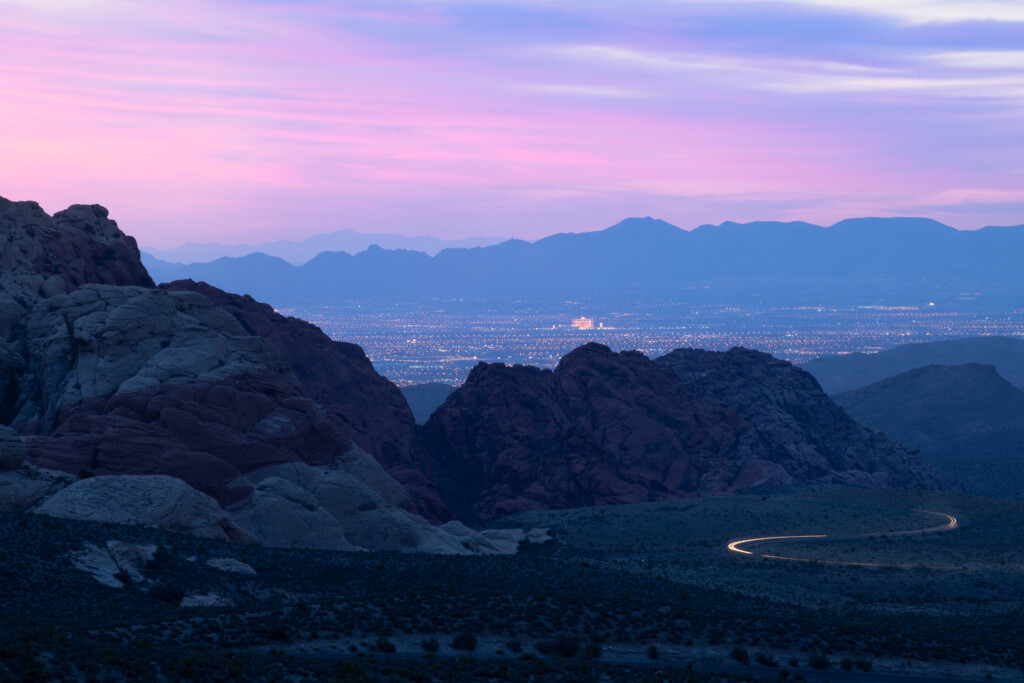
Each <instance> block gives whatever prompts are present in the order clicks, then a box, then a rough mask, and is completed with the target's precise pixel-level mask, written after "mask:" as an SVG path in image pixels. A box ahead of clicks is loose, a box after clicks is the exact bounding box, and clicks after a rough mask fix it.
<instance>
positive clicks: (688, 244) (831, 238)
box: [146, 217, 1024, 305]
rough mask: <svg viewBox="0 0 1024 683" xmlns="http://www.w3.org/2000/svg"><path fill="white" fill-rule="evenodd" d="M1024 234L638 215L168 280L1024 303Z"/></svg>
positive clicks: (288, 288)
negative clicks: (469, 244) (478, 240)
mask: <svg viewBox="0 0 1024 683" xmlns="http://www.w3.org/2000/svg"><path fill="white" fill-rule="evenodd" d="M1022 254H1024V226H1016V227H992V228H984V229H981V230H976V231H961V230H956V229H954V228H951V227H949V226H947V225H943V224H942V223H939V222H937V221H933V220H929V219H924V218H858V219H851V220H845V221H841V222H839V223H836V224H835V225H833V226H831V227H828V228H826V227H821V226H817V225H812V224H810V223H801V222H791V223H781V222H756V223H743V224H741V223H732V222H726V223H722V224H721V225H717V226H712V225H704V226H700V227H699V228H696V229H695V230H692V231H686V230H682V229H680V228H678V227H676V226H674V225H671V224H669V223H666V222H664V221H661V220H657V219H654V218H650V217H648V218H629V219H626V220H624V221H622V222H621V223H618V224H616V225H613V226H612V227H610V228H608V229H606V230H601V231H596V232H586V233H562V234H557V235H552V236H550V237H547V238H544V239H541V240H538V241H537V242H534V243H529V242H524V241H521V240H508V241H505V242H502V243H500V244H495V245H492V246H486V247H474V248H455V249H443V250H441V251H440V252H438V253H437V254H436V255H434V256H429V255H428V254H426V253H424V252H420V251H411V250H403V249H383V248H381V247H379V246H377V245H373V246H371V247H369V248H368V249H366V250H365V251H362V252H360V253H357V254H349V253H346V252H337V251H328V252H323V253H321V254H319V255H317V256H316V257H315V258H313V259H312V260H310V261H309V262H308V263H306V264H304V265H302V266H293V265H291V264H288V263H287V262H285V261H283V260H281V259H273V258H272V257H268V256H267V255H265V254H250V255H247V256H243V257H239V258H221V259H218V260H216V261H213V262H210V263H205V264H189V265H182V266H176V265H173V264H167V263H160V262H158V261H156V260H154V259H152V258H149V259H147V261H146V265H147V267H150V268H151V271H152V272H153V276H154V278H155V279H157V280H159V281H165V280H167V279H173V278H192V279H196V280H200V279H202V280H206V281H207V282H210V283H211V284H213V285H216V286H218V287H222V288H226V289H231V290H235V291H241V292H246V293H249V294H252V295H253V296H255V297H256V298H259V299H263V300H268V301H271V302H279V303H280V302H287V301H295V300H299V299H302V300H315V299H337V298H338V297H343V298H349V299H351V298H374V297H386V298H395V297H397V298H402V299H421V298H422V299H429V298H433V297H520V296H554V297H560V296H588V295H589V296H606V297H607V296H626V297H637V296H639V297H649V296H654V295H660V296H662V297H672V298H676V299H688V298H695V297H705V299H706V298H707V297H713V298H714V297H717V298H719V299H722V300H725V299H731V300H735V301H745V302H757V301H761V302H765V303H777V304H794V303H808V304H821V303H835V302H836V301H837V300H842V301H847V302H851V301H852V302H855V303H862V304H872V303H880V302H883V301H891V300H893V299H899V300H900V301H905V300H908V299H910V300H913V302H914V303H926V302H929V301H934V300H952V299H965V300H969V299H973V298H981V299H984V300H985V301H986V302H987V303H993V304H996V305H1005V303H1007V302H1021V301H1022V300H1024V268H1021V267H1020V265H1019V262H1020V258H1021V255H1022Z"/></svg>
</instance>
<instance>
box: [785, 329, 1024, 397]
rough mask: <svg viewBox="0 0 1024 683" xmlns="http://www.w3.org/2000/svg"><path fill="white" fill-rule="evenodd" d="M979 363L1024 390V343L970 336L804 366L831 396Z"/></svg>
mask: <svg viewBox="0 0 1024 683" xmlns="http://www.w3.org/2000/svg"><path fill="white" fill-rule="evenodd" d="M968 363H978V364H985V365H991V366H993V367H994V368H995V369H996V371H997V372H998V373H999V375H1000V376H1002V377H1003V378H1004V379H1005V380H1006V381H1008V382H1009V383H1010V384H1012V385H1013V386H1015V387H1017V388H1018V389H1022V390H1024V340H1022V339H1014V338H1012V337H996V336H992V337H969V338H966V339H944V340H942V341H934V342H922V343H919V344H903V345H901V346H895V347H893V348H891V349H886V350H885V351H879V352H878V353H846V354H841V355H836V356H822V357H821V358H815V359H814V360H811V361H808V362H806V363H804V364H803V365H801V366H800V367H802V368H803V369H804V370H806V371H807V372H809V373H811V374H812V375H814V378H815V379H817V380H818V383H819V384H821V388H822V389H824V390H825V392H826V393H827V394H829V395H835V394H840V393H843V392H847V391H851V390H853V389H857V388H859V387H863V386H867V385H868V384H872V383H875V382H880V381H881V380H884V379H886V378H889V377H893V376H895V375H899V374H900V373H905V372H907V371H909V370H914V369H917V368H922V367H925V366H929V365H941V366H951V365H964V364H968Z"/></svg>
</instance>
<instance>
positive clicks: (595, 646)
mask: <svg viewBox="0 0 1024 683" xmlns="http://www.w3.org/2000/svg"><path fill="white" fill-rule="evenodd" d="M602 652H603V651H602V648H601V643H599V642H597V641H596V640H588V641H587V644H586V645H584V646H583V656H584V657H586V658H587V659H600V658H601V654H602Z"/></svg>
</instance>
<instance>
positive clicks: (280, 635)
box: [266, 621, 289, 642]
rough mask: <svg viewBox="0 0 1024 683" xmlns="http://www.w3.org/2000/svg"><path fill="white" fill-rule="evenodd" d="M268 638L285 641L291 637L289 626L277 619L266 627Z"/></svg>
mask: <svg viewBox="0 0 1024 683" xmlns="http://www.w3.org/2000/svg"><path fill="white" fill-rule="evenodd" d="M266 635H267V640H273V641H276V642H283V641H286V640H288V639H289V634H288V627H287V626H285V625H284V623H283V622H280V621H275V622H273V623H270V624H267V627H266Z"/></svg>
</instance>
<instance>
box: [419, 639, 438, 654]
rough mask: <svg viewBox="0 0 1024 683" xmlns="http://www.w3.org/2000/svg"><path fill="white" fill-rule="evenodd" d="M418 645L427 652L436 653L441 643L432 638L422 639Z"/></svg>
mask: <svg viewBox="0 0 1024 683" xmlns="http://www.w3.org/2000/svg"><path fill="white" fill-rule="evenodd" d="M420 645H422V646H423V649H424V650H426V651H427V652H437V651H438V649H439V648H440V647H441V643H439V642H437V638H435V637H434V636H430V637H429V638H424V639H423V642H421V643H420Z"/></svg>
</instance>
